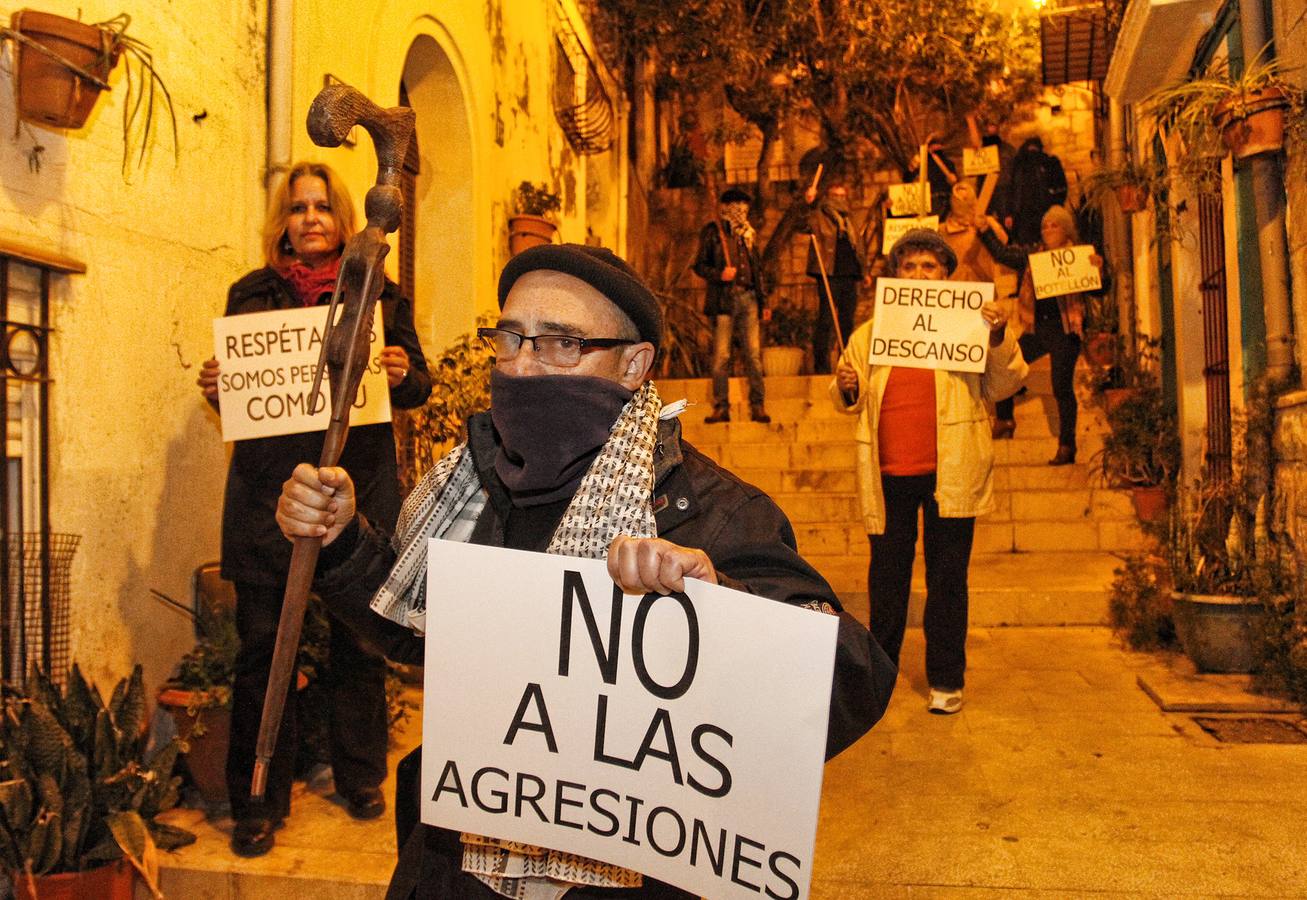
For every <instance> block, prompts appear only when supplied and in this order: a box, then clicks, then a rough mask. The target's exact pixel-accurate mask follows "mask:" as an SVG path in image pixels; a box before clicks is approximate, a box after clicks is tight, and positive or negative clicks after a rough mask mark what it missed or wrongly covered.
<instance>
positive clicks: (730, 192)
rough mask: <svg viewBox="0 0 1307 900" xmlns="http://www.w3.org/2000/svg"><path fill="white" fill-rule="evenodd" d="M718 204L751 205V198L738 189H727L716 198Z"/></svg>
mask: <svg viewBox="0 0 1307 900" xmlns="http://www.w3.org/2000/svg"><path fill="white" fill-rule="evenodd" d="M717 202H718V203H748V204H749V205H750V206H752V205H753V198H752V197H750V196H749V195H748V194H746V193H745V192H744V191H742V190H740V189H739V188H735V187H733V188H727V189H726V190H724V191H722V195H721V196H720V197H718V198H717Z"/></svg>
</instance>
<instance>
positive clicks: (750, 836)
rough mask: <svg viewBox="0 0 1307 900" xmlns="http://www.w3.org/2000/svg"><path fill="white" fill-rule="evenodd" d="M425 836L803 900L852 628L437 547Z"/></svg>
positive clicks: (482, 550)
mask: <svg viewBox="0 0 1307 900" xmlns="http://www.w3.org/2000/svg"><path fill="white" fill-rule="evenodd" d="M427 559H428V568H427V572H428V576H427V613H426V666H425V688H424V693H423V710H422V722H423V748H422V821H423V822H426V823H428V824H431V825H438V826H440V827H443V828H450V829H453V830H455V831H465V832H471V833H473V834H480V835H488V836H490V837H495V838H499V839H502V840H510V841H517V842H523V843H528V844H533V845H536V846H541V847H550V848H553V849H556V850H562V851H565V852H568V853H576V854H580V855H582V856H586V857H589V858H591V859H596V860H600V861H603V862H607V863H611V864H613V865H618V866H622V867H625V868H627V869H630V870H633V871H635V872H640V873H643V874H645V875H649V876H652V877H654V878H657V879H660V880H662V881H665V882H668V883H670V884H674V885H677V886H678V887H681V888H684V889H685V890H688V891H693V892H694V893H696V894H701V895H703V896H707V897H712V898H714V900H732V898H748V900H757V898H758V897H759V896H767V897H773V898H785V900H803V898H806V897H807V896H808V887H809V883H810V880H811V878H812V855H813V845H814V842H815V839H816V833H817V808H818V801H819V798H820V795H821V779H822V765H823V759H824V754H825V745H826V723H827V716H828V714H829V705H830V691H831V674H832V669H833V667H834V660H835V640H836V630H837V626H838V620H837V619H836V618H835V617H834V616H828V615H824V614H821V613H816V612H813V611H810V610H803V609H798V608H796V607H792V606H788V605H786V604H782V603H777V602H774V601H771V600H766V599H764V598H762V597H756V596H753V595H752V594H743V593H740V592H737V591H733V590H729V589H727V588H723V587H719V586H716V585H709V584H705V583H703V582H699V581H693V580H687V581H686V592H685V593H684V594H673V595H671V596H666V597H660V596H659V595H657V594H650V595H647V596H645V597H637V596H623V595H622V593H621V591H620V590H618V589H617V588H616V587H614V585H613V582H612V580H611V579H610V578H609V577H608V570H607V564H606V563H605V562H604V561H603V560H590V559H574V558H570V557H565V556H552V555H546V554H543V553H527V552H525V551H520V550H504V549H499V548H492V547H482V546H478V545H473V544H463V543H455V542H448V541H438V540H433V541H431V542H430V546H429V552H428V557H427Z"/></svg>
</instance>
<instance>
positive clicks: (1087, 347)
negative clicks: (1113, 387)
mask: <svg viewBox="0 0 1307 900" xmlns="http://www.w3.org/2000/svg"><path fill="white" fill-rule="evenodd" d="M1117 320H1118V315H1117V306H1116V298H1115V297H1113V296H1112V295H1111V294H1109V293H1106V292H1104V291H1096V292H1093V293H1089V294H1086V295H1085V339H1084V343H1083V345H1082V350H1081V353H1082V355H1083V356H1084V358H1085V362H1086V363H1088V364H1089V367H1090V368H1091V369H1094V370H1102V371H1104V372H1105V371H1107V369H1109V368H1110V367H1111V365H1112V360H1113V358H1114V357H1115V355H1116V344H1117V340H1118V332H1117V327H1118V324H1117Z"/></svg>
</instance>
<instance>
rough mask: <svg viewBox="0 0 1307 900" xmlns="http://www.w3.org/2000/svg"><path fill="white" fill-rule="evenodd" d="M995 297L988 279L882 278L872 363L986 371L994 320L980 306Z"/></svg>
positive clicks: (873, 328) (875, 319) (913, 367)
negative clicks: (984, 313) (988, 320)
mask: <svg viewBox="0 0 1307 900" xmlns="http://www.w3.org/2000/svg"><path fill="white" fill-rule="evenodd" d="M993 299H994V284H993V282H988V281H975V282H972V281H923V280H918V279H907V278H878V279H877V280H876V308H875V312H874V313H873V314H872V315H873V319H872V324H871V357H870V363H871V364H872V365H873V366H906V367H908V368H910V369H947V370H949V371H951V372H983V371H985V360H986V358H987V357H988V356H989V325H988V324H987V323H986V322H985V319H984V317H983V316H982V315H981V314H980V307H981V306H983V305H984V304H986V303H988V302H989V301H991V300H993Z"/></svg>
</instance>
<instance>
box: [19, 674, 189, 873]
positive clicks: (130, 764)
mask: <svg viewBox="0 0 1307 900" xmlns="http://www.w3.org/2000/svg"><path fill="white" fill-rule="evenodd" d="M145 707H146V705H145V688H144V683H143V681H142V678H141V667H140V666H137V667H136V668H135V669H134V670H133V672H132V675H131V677H130V678H125V679H123V680H121V681H119V682H118V684H117V685H116V686H115V687H114V690H113V693H112V694H111V695H110V699H109V702H108V703H106V702H105V701H104V700H103V698H102V697H101V695H100V692H99V691H98V690H97V689H96V688H95V687H94V686H92V685H90V684H88V683H87V682H86V680H85V679H84V678H83V677H82V674H81V671H80V670H79V669H78V667H77V666H76V665H75V664H74V665H73V667H72V670H71V671H70V672H69V675H68V686H67V688H66V689H65V690H63V691H61V690H60V689H59V688H58V687H57V686H56V685H55V684H54V683H53V682H51V681H50V680H49V678H47V677H46V676H45V675H43V674H42V673H39V672H37V673H34V674H33V675H32V677H31V679H30V691H29V692H28V693H23V692H21V691H18V690H16V689H14V688H12V687H7V688H6V695H5V698H4V717H3V721H2V722H0V755H3V763H2V764H0V776H2V779H3V780H0V862H3V865H4V867H5V869H6V870H8V873H9V875H10V878H11V879H16V878H28V879H30V878H31V877H32V876H35V875H42V874H52V873H59V872H75V871H79V870H81V869H86V868H94V867H96V866H98V865H100V864H103V863H107V862H111V861H113V860H116V859H119V858H121V857H123V856H124V853H125V852H126V853H127V855H128V857H129V859H131V861H132V864H133V865H134V866H136V867H137V868H138V870H141V871H142V873H143V874H147V875H148V873H149V867H148V865H147V857H148V856H149V855H150V854H151V853H152V850H151V848H152V847H153V846H155V845H157V846H158V847H162V848H164V849H175V848H177V847H181V846H185V845H186V844H189V843H192V842H193V841H194V840H195V836H194V835H193V834H191V833H190V832H187V831H183V830H182V829H179V828H174V827H172V826H169V825H165V824H163V823H161V822H157V821H156V820H155V816H157V815H158V814H159V813H161V812H164V811H165V810H168V809H170V808H172V807H173V806H174V805H175V804H176V802H177V786H178V783H179V782H180V779H179V778H177V777H174V776H173V774H172V770H173V765H174V763H175V762H176V760H177V753H178V749H179V748H178V744H177V742H176V741H170V742H169V743H168V744H166V745H164V746H163V747H160V748H159V749H157V750H156V751H154V752H153V753H152V754H150V755H149V756H147V755H146V736H145V723H146V719H145ZM128 835H130V836H132V838H131V840H130V841H128V842H127V845H126V846H125V845H124V843H123V840H122V839H120V836H122V838H125V837H127V836H128ZM151 888H152V890H154V891H155V893H156V894H157V892H158V886H157V884H153V885H151Z"/></svg>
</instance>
